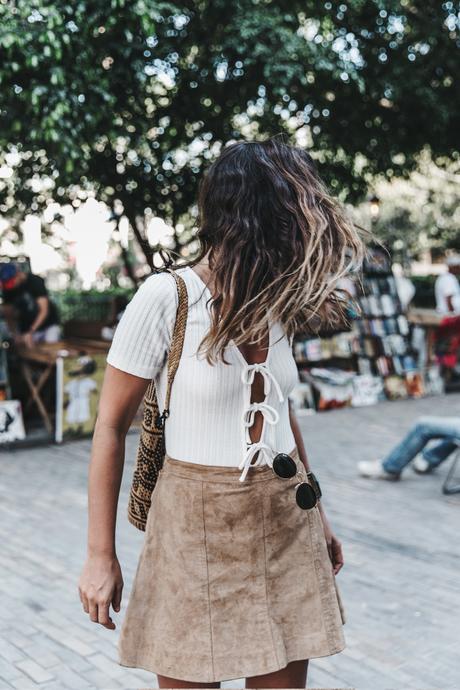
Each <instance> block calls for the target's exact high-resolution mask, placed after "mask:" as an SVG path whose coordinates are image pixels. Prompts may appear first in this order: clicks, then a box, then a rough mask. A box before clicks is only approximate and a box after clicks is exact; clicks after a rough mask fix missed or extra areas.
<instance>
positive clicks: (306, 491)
mask: <svg viewBox="0 0 460 690" xmlns="http://www.w3.org/2000/svg"><path fill="white" fill-rule="evenodd" d="M295 500H296V501H297V505H298V506H299V508H302V510H309V509H310V508H314V507H315V505H316V501H317V498H316V494H315V492H314V490H313V488H312V487H311V486H310V484H307V483H306V482H302V484H299V486H298V487H297V491H296V494H295Z"/></svg>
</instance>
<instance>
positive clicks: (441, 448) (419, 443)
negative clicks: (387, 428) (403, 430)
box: [383, 417, 460, 474]
mask: <svg viewBox="0 0 460 690" xmlns="http://www.w3.org/2000/svg"><path fill="white" fill-rule="evenodd" d="M433 439H441V440H440V441H439V443H436V444H435V445H434V446H432V447H430V448H426V449H425V450H424V451H423V457H424V458H425V460H427V461H428V462H429V463H430V465H431V466H432V467H437V465H440V464H441V463H442V462H443V461H444V460H446V459H447V458H448V457H449V455H450V454H451V453H453V451H454V450H455V449H456V448H457V445H456V444H455V443H454V441H458V442H459V443H460V417H444V418H443V417H421V418H420V419H419V420H418V422H417V423H416V424H415V425H414V426H413V427H412V429H411V430H410V431H409V433H408V434H407V435H406V436H405V437H404V438H403V440H402V441H401V443H399V444H398V445H397V446H396V447H395V448H393V450H392V451H391V453H390V454H389V455H387V457H386V458H385V459H384V460H383V468H384V470H385V471H386V472H390V473H393V474H399V473H400V472H401V471H402V470H403V469H404V468H405V467H406V465H408V464H409V463H410V462H411V460H413V459H414V458H415V456H416V455H417V453H420V451H421V450H423V449H424V448H425V446H426V445H427V443H428V442H429V441H432V440H433Z"/></svg>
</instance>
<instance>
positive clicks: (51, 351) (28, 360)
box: [16, 338, 110, 440]
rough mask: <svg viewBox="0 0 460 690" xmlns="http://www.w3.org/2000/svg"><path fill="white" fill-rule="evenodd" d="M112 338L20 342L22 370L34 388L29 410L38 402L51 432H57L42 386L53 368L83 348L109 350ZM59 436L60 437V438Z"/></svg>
mask: <svg viewBox="0 0 460 690" xmlns="http://www.w3.org/2000/svg"><path fill="white" fill-rule="evenodd" d="M109 348H110V342H107V341H103V340H100V341H99V340H85V339H83V338H71V339H67V340H61V341H59V342H57V343H36V344H35V345H34V346H33V347H32V348H28V347H25V346H23V345H20V346H18V347H17V350H16V351H17V353H18V355H19V357H20V360H21V372H22V375H23V376H24V380H25V381H26V383H27V387H28V389H29V391H30V395H31V397H30V399H29V400H28V402H27V403H26V406H25V410H28V409H30V407H31V406H32V405H33V404H34V403H35V405H36V407H37V409H38V412H39V414H40V417H41V418H42V420H43V424H44V426H45V428H46V430H47V432H48V433H49V434H50V435H52V434H53V432H54V433H55V434H56V429H55V425H54V424H53V421H52V414H51V413H50V412H49V411H48V410H47V409H46V406H45V404H44V402H43V399H42V390H43V387H44V385H45V384H46V382H47V381H48V380H49V378H50V377H51V375H52V374H53V372H55V371H56V370H57V368H58V367H59V366H60V364H62V362H63V359H64V358H65V357H77V356H78V355H79V354H80V353H81V352H83V351H84V352H85V353H87V354H94V353H95V354H101V353H104V352H107V351H108V350H109ZM56 440H60V439H58V438H56Z"/></svg>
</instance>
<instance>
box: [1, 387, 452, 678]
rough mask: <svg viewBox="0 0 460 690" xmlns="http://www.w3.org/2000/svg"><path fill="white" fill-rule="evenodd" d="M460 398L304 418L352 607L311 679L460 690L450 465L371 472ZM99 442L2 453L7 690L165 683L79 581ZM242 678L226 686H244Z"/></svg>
mask: <svg viewBox="0 0 460 690" xmlns="http://www.w3.org/2000/svg"><path fill="white" fill-rule="evenodd" d="M459 410H460V395H450V396H447V397H440V398H427V399H424V400H419V401H407V402H396V403H382V404H380V405H378V406H375V407H371V408H364V409H353V410H342V411H336V412H328V413H322V414H318V415H315V416H312V417H307V418H303V419H302V420H301V424H302V429H303V432H304V438H305V440H306V444H307V449H308V450H309V454H310V460H311V463H312V466H313V468H314V469H315V470H316V471H317V474H318V475H319V477H320V478H321V480H322V485H323V489H324V501H325V504H326V507H327V509H328V511H329V515H330V519H331V521H332V523H333V525H334V527H335V529H336V531H337V533H338V535H339V536H340V538H341V539H342V541H343V542H344V548H345V557H346V567H345V568H344V569H343V571H342V572H341V573H340V575H339V576H338V581H339V584H340V586H341V590H342V594H343V598H344V601H345V605H346V608H347V614H348V623H347V625H346V627H345V633H346V639H347V643H348V647H347V649H346V651H345V652H343V653H342V654H338V655H336V656H333V657H329V658H326V659H318V660H315V661H313V662H312V664H311V671H310V677H309V686H311V687H317V688H357V689H358V690H383V689H385V690H390V689H391V690H415V689H417V690H422V689H423V690H428V689H436V690H454V689H455V690H458V688H460V667H459V658H460V643H459V640H460V635H459V620H460V605H459V572H460V558H459V529H458V527H459V524H460V519H459V515H460V496H454V497H450V498H448V497H445V496H443V495H442V494H441V482H442V479H443V477H444V475H445V473H446V468H443V467H441V468H439V469H438V470H437V472H436V474H434V475H433V476H427V477H419V476H417V475H415V474H414V473H413V472H412V470H410V469H409V470H408V471H407V473H406V474H405V475H404V478H403V480H402V481H401V482H399V483H386V482H371V481H368V480H364V479H360V478H359V477H358V476H357V474H356V471H355V463H356V462H357V461H358V460H360V459H366V458H372V457H374V456H375V455H378V456H381V455H382V454H383V453H385V452H386V451H387V450H388V449H389V448H390V447H391V446H392V444H393V443H394V442H395V441H396V440H398V439H399V438H400V436H401V434H402V433H403V432H404V431H405V430H406V429H407V428H408V427H409V426H410V424H411V423H412V422H413V421H414V420H415V419H416V418H417V416H419V415H420V414H441V415H448V414H450V415H455V414H458V413H459ZM135 446H136V438H135V436H134V435H130V436H129V438H128V443H127V465H126V470H125V476H124V482H123V492H122V496H121V500H120V514H119V521H118V522H119V526H118V553H119V558H120V561H121V563H122V567H123V572H124V579H125V592H124V602H123V606H122V611H121V612H120V613H119V614H115V616H114V618H115V620H116V622H117V623H119V622H120V620H121V618H122V616H123V614H124V608H125V606H126V600H127V596H128V593H129V590H130V587H131V582H132V578H133V575H134V570H135V566H136V563H137V556H138V554H139V551H140V548H141V543H142V537H143V535H142V534H141V533H140V532H138V531H137V530H136V529H134V528H133V527H132V526H131V525H129V524H128V522H127V520H126V518H125V512H126V505H127V492H128V488H129V482H130V478H131V473H132V461H133V457H134V454H135ZM88 457H89V442H87V441H83V442H73V443H68V444H66V445H63V446H61V447H57V446H50V447H47V448H40V449H38V450H30V449H29V450H22V451H18V452H15V453H10V452H4V451H0V539H1V549H0V690H9V689H10V688H16V689H17V690H27V689H29V688H34V689H36V688H44V689H46V690H68V689H71V688H75V689H78V690H85V689H90V688H91V689H94V690H115V689H116V688H124V689H125V690H128V689H132V690H134V689H136V690H137V689H139V688H147V687H148V688H154V687H156V677H155V676H154V675H153V674H150V673H146V672H143V671H137V670H134V669H133V670H131V669H127V668H123V667H121V666H119V665H118V664H117V661H116V648H115V642H116V638H117V635H118V628H117V630H116V631H115V632H113V631H109V630H105V629H104V628H102V627H100V626H97V625H96V624H94V623H91V622H90V621H89V619H88V618H87V616H86V615H85V614H84V613H83V611H82V609H81V604H80V601H79V598H78V592H77V582H78V576H79V573H80V569H81V566H82V563H83V560H84V555H85V540H86V481H87V463H88ZM243 685H244V683H243V681H228V682H225V683H223V684H222V687H224V688H242V687H243Z"/></svg>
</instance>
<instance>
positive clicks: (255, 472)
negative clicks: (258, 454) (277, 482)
mask: <svg viewBox="0 0 460 690" xmlns="http://www.w3.org/2000/svg"><path fill="white" fill-rule="evenodd" d="M289 455H290V456H291V457H292V458H293V460H294V461H295V463H296V465H297V466H298V468H299V469H302V468H303V469H305V468H304V465H303V463H302V462H301V460H300V459H299V453H298V450H297V447H296V448H295V449H294V450H293V451H292V452H291V453H289ZM161 474H162V475H175V476H177V477H183V478H184V479H196V480H199V481H211V482H232V483H234V482H238V479H239V477H240V475H241V470H240V469H239V468H238V466H233V465H232V466H229V465H204V464H202V463H198V462H188V461H186V460H178V459H177V458H172V457H171V456H170V455H168V454H167V453H166V454H165V456H164V461H163V467H162V469H161ZM268 479H278V477H277V476H276V474H274V472H273V470H272V468H271V467H270V466H269V465H254V466H251V467H250V468H249V472H248V474H247V475H246V478H245V480H244V482H238V483H239V484H243V485H244V484H245V483H252V482H257V481H266V480H268Z"/></svg>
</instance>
